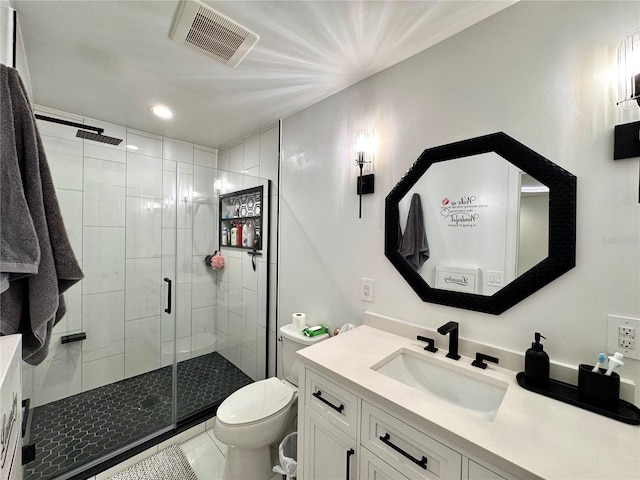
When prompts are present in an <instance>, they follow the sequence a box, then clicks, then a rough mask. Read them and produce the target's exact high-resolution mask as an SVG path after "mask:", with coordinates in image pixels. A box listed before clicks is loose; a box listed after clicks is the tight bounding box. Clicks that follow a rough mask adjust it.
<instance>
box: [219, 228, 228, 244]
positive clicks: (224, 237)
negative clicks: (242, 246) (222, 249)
mask: <svg viewBox="0 0 640 480" xmlns="http://www.w3.org/2000/svg"><path fill="white" fill-rule="evenodd" d="M220 242H221V243H222V245H227V244H228V243H229V229H228V228H227V226H226V225H222V238H221V239H220Z"/></svg>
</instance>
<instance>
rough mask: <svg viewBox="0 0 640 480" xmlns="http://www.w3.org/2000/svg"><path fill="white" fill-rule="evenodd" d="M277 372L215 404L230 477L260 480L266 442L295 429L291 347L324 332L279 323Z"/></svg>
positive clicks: (266, 466)
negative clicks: (313, 333)
mask: <svg viewBox="0 0 640 480" xmlns="http://www.w3.org/2000/svg"><path fill="white" fill-rule="evenodd" d="M280 334H281V336H282V345H281V347H282V352H281V353H282V370H283V371H282V376H283V378H284V380H281V379H278V378H275V377H274V378H267V379H265V380H260V381H258V382H255V383H252V384H250V385H247V386H246V387H243V388H241V389H240V390H238V391H236V392H234V393H233V394H231V395H230V396H229V397H228V398H227V399H226V400H225V401H224V402H222V404H221V405H220V406H219V407H218V411H217V413H216V421H215V423H214V425H213V432H214V434H215V436H216V438H217V439H218V440H220V441H221V442H222V443H224V444H226V445H228V446H229V451H228V453H227V467H228V473H229V475H230V477H231V478H232V479H234V480H266V479H268V478H270V477H271V476H273V472H272V471H271V468H272V464H271V452H270V449H269V447H270V445H272V444H275V443H276V442H279V441H281V440H282V439H283V438H284V436H285V434H286V433H288V431H290V430H294V429H295V423H294V420H295V419H296V413H297V404H298V393H297V387H298V362H297V360H296V358H295V352H296V351H297V350H299V349H301V348H304V347H307V346H309V345H312V344H314V343H317V342H320V341H322V340H325V339H327V338H329V335H328V334H326V333H325V334H323V335H318V336H316V337H307V336H305V335H303V334H302V333H301V332H297V331H296V330H295V329H294V328H293V325H285V326H283V327H281V328H280Z"/></svg>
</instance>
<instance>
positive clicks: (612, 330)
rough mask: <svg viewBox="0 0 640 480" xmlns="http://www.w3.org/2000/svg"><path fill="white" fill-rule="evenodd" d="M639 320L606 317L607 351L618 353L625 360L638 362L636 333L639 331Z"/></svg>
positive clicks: (638, 351) (612, 316)
mask: <svg viewBox="0 0 640 480" xmlns="http://www.w3.org/2000/svg"><path fill="white" fill-rule="evenodd" d="M639 329H640V319H637V318H629V317H620V316H617V315H608V316H607V351H608V352H609V353H614V352H620V353H622V354H623V355H624V356H625V357H627V358H635V359H636V360H640V348H637V347H636V338H635V336H636V332H637V331H640V330H639Z"/></svg>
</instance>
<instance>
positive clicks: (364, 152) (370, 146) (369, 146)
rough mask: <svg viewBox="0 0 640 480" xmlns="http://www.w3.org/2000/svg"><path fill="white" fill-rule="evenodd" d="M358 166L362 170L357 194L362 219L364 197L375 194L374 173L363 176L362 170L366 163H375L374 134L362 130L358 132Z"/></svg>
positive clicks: (359, 216)
mask: <svg viewBox="0 0 640 480" xmlns="http://www.w3.org/2000/svg"><path fill="white" fill-rule="evenodd" d="M355 145H356V148H355V150H356V165H357V166H358V167H359V168H360V175H359V176H358V183H357V188H356V193H357V194H358V197H359V208H358V218H362V195H366V194H368V193H374V175H373V173H370V174H367V175H363V174H362V168H363V167H364V165H365V163H372V162H373V150H374V136H373V132H371V131H368V130H360V131H358V132H356V141H355Z"/></svg>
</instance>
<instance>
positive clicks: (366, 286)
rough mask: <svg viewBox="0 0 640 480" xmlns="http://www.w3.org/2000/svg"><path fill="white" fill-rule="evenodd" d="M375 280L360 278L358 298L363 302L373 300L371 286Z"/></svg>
mask: <svg viewBox="0 0 640 480" xmlns="http://www.w3.org/2000/svg"><path fill="white" fill-rule="evenodd" d="M374 284H375V282H374V281H373V280H371V279H370V278H362V279H360V298H361V299H362V300H364V301H365V302H373V287H374Z"/></svg>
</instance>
